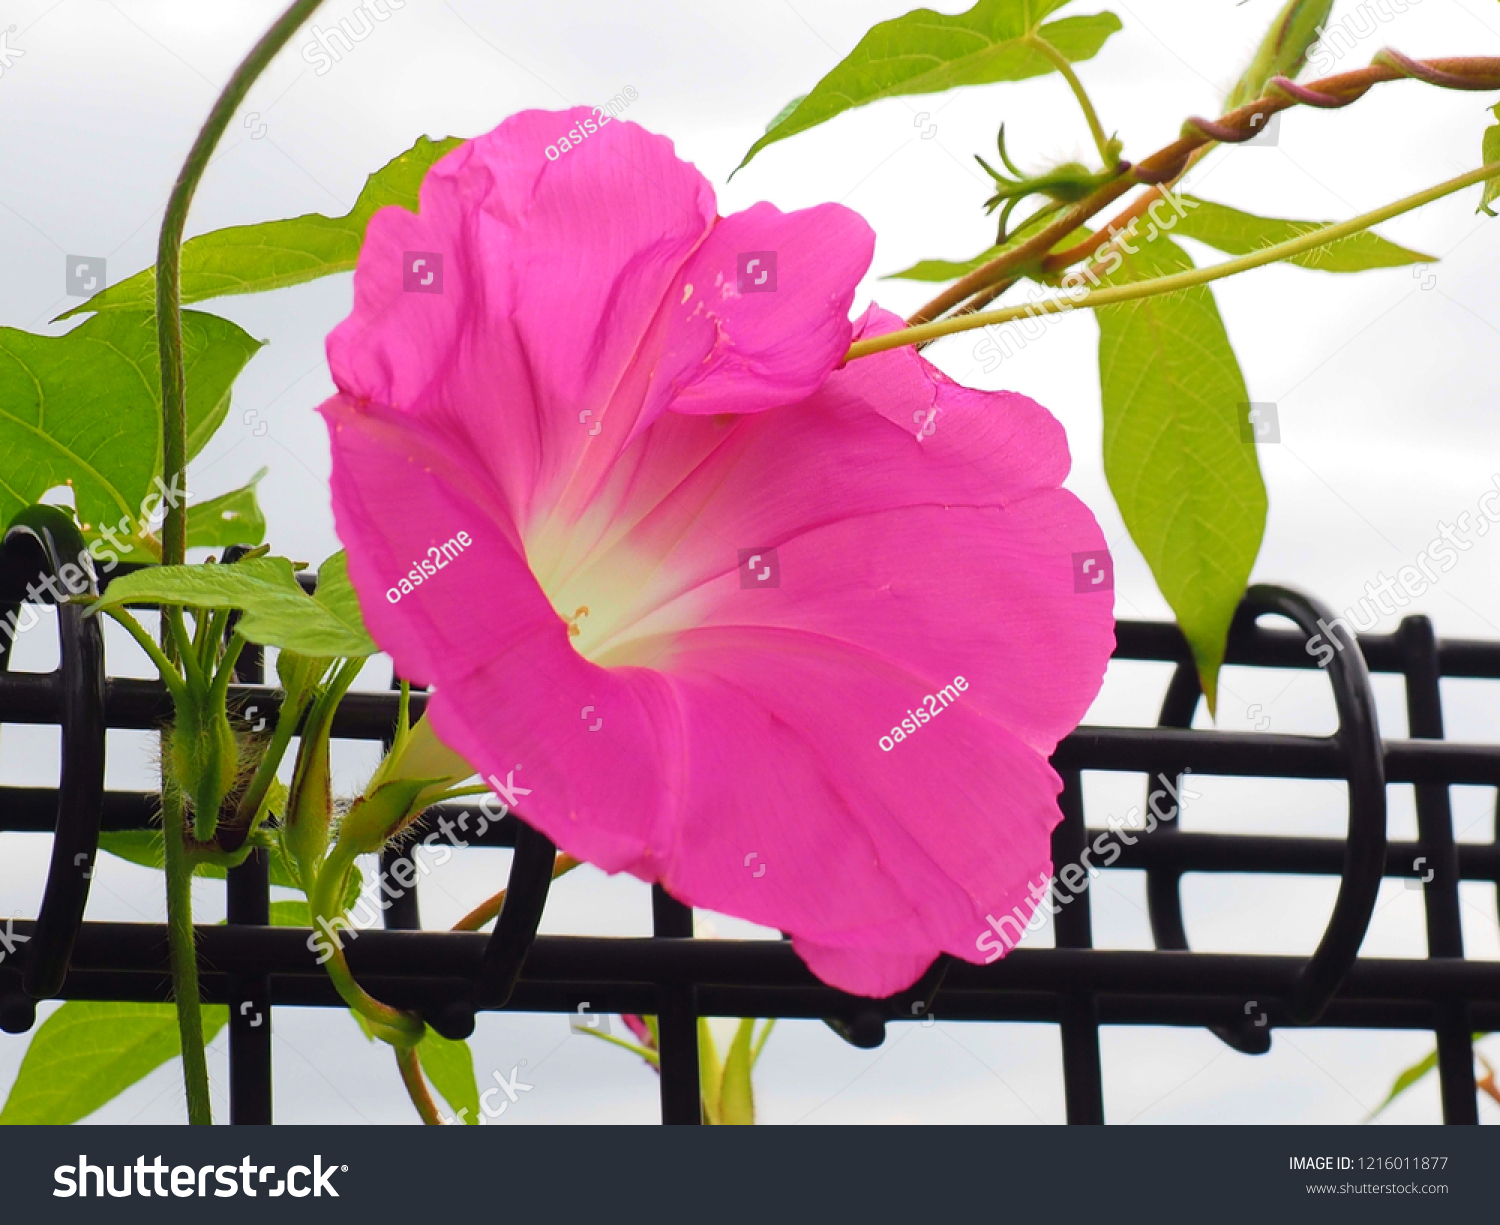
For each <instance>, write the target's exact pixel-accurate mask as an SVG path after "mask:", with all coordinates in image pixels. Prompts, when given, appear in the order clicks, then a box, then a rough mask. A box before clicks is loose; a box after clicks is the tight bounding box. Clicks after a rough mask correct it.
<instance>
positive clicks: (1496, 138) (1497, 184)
mask: <svg viewBox="0 0 1500 1225" xmlns="http://www.w3.org/2000/svg"><path fill="white" fill-rule="evenodd" d="M1494 115H1495V118H1496V119H1500V105H1497V106H1496V107H1495V109H1494ZM1496 162H1500V124H1496V125H1495V126H1494V127H1492V128H1485V130H1484V139H1483V140H1482V141H1481V142H1480V154H1479V164H1480V165H1481V166H1493V165H1494V164H1495V163H1496ZM1497 199H1500V175H1496V176H1495V177H1494V178H1493V179H1486V180H1485V184H1484V195H1482V196H1481V197H1480V198H1479V207H1480V208H1481V209H1482V210H1483V211H1484V212H1486V213H1488V214H1489V215H1490V216H1491V217H1493V216H1494V215H1495V214H1494V211H1493V210H1492V209H1491V208H1490V205H1491V204H1493V203H1494V202H1495V201H1496V200H1497Z"/></svg>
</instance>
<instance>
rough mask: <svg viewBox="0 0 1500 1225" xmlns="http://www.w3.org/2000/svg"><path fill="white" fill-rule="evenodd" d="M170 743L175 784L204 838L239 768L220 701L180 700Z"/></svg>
mask: <svg viewBox="0 0 1500 1225" xmlns="http://www.w3.org/2000/svg"><path fill="white" fill-rule="evenodd" d="M171 746H172V747H171V762H172V772H173V774H174V776H175V778H176V782H177V786H178V787H179V788H180V789H181V791H182V793H183V794H184V795H185V796H187V798H188V800H189V801H190V802H191V803H192V806H193V823H194V828H193V836H194V837H195V838H196V839H197V840H198V841H199V842H207V841H209V839H211V838H212V837H213V836H214V827H215V826H216V825H217V824H218V820H219V806H220V804H222V803H223V800H224V797H225V796H226V795H228V794H229V792H230V790H231V789H232V788H233V786H234V783H235V779H236V778H237V777H238V776H239V772H240V760H239V759H240V746H239V742H238V741H237V740H236V739H235V735H234V729H233V728H231V727H230V726H229V716H228V714H227V712H226V711H225V710H224V707H223V704H222V703H220V704H219V705H218V707H217V708H216V709H213V708H210V704H209V703H208V702H201V703H200V702H197V701H189V702H182V703H180V704H179V706H178V710H177V718H176V720H175V722H174V723H173V724H172V735H171Z"/></svg>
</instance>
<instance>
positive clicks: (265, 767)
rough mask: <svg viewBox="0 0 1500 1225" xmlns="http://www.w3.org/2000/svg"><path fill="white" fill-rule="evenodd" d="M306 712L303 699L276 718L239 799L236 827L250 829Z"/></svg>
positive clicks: (282, 711) (286, 708) (284, 707)
mask: <svg viewBox="0 0 1500 1225" xmlns="http://www.w3.org/2000/svg"><path fill="white" fill-rule="evenodd" d="M306 709H307V701H306V700H305V699H304V700H303V701H301V702H298V703H296V704H295V705H292V704H288V705H283V706H282V708H281V713H280V714H278V715H277V716H276V730H275V731H274V732H272V733H271V743H270V744H268V745H267V746H266V752H265V756H263V757H262V758H261V759H260V764H259V765H258V766H256V767H255V773H254V774H253V775H252V776H251V778H250V785H249V786H248V787H246V788H245V794H244V795H242V796H241V797H240V802H239V806H238V808H237V809H236V810H235V824H237V825H243V826H244V827H245V828H246V829H251V828H252V827H253V825H254V822H255V814H256V813H257V812H259V811H260V806H261V805H262V804H263V803H265V799H266V794H267V793H268V792H269V791H270V790H271V783H272V782H273V781H274V780H275V778H276V771H277V770H278V769H280V768H281V759H282V758H283V757H285V756H286V750H287V746H288V745H290V744H291V742H292V736H293V734H294V733H295V732H296V730H297V724H298V723H300V722H301V721H302V712H303V711H304V710H306Z"/></svg>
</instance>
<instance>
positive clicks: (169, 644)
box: [161, 607, 208, 694]
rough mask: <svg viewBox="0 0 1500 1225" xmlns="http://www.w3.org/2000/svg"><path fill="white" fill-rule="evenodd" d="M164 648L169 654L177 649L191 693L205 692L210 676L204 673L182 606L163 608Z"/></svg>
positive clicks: (177, 656)
mask: <svg viewBox="0 0 1500 1225" xmlns="http://www.w3.org/2000/svg"><path fill="white" fill-rule="evenodd" d="M161 622H162V648H163V649H164V650H165V651H167V653H168V655H169V656H173V652H174V651H175V656H173V657H175V658H176V659H179V660H181V662H182V671H183V676H184V677H185V678H186V680H187V686H188V691H189V692H190V693H199V694H201V693H203V692H204V691H205V690H206V689H207V688H208V678H207V677H206V676H204V674H203V665H202V664H200V663H199V662H198V652H197V649H196V648H195V646H194V645H193V638H192V635H191V634H189V633H188V628H187V620H186V619H185V618H184V617H183V615H182V609H180V608H170V607H169V608H163V609H162V610H161Z"/></svg>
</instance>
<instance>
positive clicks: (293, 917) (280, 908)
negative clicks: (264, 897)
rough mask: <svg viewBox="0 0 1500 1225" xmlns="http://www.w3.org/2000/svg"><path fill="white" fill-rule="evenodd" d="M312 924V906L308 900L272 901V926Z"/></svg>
mask: <svg viewBox="0 0 1500 1225" xmlns="http://www.w3.org/2000/svg"><path fill="white" fill-rule="evenodd" d="M271 883H272V884H275V883H276V882H275V881H272V882H271ZM312 925H313V921H312V907H311V906H309V905H308V904H307V903H306V902H272V903H271V926H272V927H311V926H312Z"/></svg>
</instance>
